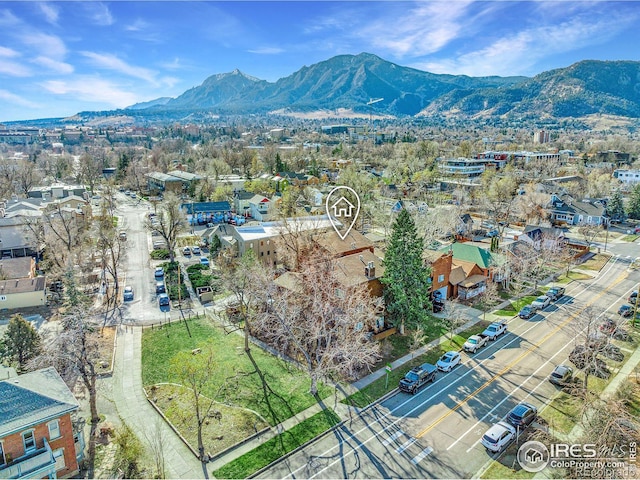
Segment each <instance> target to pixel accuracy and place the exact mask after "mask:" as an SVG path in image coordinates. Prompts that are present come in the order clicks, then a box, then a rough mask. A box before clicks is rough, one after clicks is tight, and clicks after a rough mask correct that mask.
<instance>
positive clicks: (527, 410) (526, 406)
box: [507, 402, 538, 428]
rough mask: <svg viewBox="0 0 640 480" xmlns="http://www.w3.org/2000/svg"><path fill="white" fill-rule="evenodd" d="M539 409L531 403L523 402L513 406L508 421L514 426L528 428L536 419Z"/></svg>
mask: <svg viewBox="0 0 640 480" xmlns="http://www.w3.org/2000/svg"><path fill="white" fill-rule="evenodd" d="M537 415H538V409H537V408H536V407H535V406H533V405H531V404H530V403H526V402H522V403H519V404H518V405H516V406H515V407H513V409H512V410H511V411H510V412H509V415H507V421H508V422H509V423H510V424H511V425H513V426H514V427H519V428H526V427H528V426H529V425H531V423H532V422H533V421H534V420H535V419H536V416H537Z"/></svg>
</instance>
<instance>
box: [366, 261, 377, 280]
mask: <svg viewBox="0 0 640 480" xmlns="http://www.w3.org/2000/svg"><path fill="white" fill-rule="evenodd" d="M364 275H365V276H366V277H367V278H375V276H376V267H375V266H374V264H373V262H369V263H367V266H366V267H364Z"/></svg>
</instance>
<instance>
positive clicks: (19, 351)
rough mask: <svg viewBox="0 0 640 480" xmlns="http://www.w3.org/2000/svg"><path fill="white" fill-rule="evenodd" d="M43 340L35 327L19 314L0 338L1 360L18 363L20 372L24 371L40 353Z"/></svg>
mask: <svg viewBox="0 0 640 480" xmlns="http://www.w3.org/2000/svg"><path fill="white" fill-rule="evenodd" d="M40 347H41V339H40V335H39V334H38V332H37V330H36V329H35V328H34V327H33V325H32V324H31V323H30V322H28V321H27V320H25V319H24V318H23V317H22V315H20V314H19V313H17V314H15V315H14V316H13V317H11V320H9V326H8V327H7V330H6V331H5V333H4V336H3V337H2V338H0V360H2V359H7V360H9V361H10V362H11V363H13V362H17V364H18V370H19V371H20V372H22V371H24V369H25V366H26V363H27V362H28V361H29V360H31V359H32V358H33V357H35V356H36V355H38V353H40Z"/></svg>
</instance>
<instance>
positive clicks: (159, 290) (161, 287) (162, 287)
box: [156, 282, 167, 294]
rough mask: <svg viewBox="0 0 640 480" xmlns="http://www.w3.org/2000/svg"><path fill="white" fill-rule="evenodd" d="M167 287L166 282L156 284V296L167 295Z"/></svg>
mask: <svg viewBox="0 0 640 480" xmlns="http://www.w3.org/2000/svg"><path fill="white" fill-rule="evenodd" d="M166 291H167V287H165V285H164V282H156V294H158V293H166Z"/></svg>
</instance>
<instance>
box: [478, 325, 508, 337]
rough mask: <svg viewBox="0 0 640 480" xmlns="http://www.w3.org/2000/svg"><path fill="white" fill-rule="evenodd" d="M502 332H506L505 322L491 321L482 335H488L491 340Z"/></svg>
mask: <svg viewBox="0 0 640 480" xmlns="http://www.w3.org/2000/svg"><path fill="white" fill-rule="evenodd" d="M503 333H507V324H506V323H503V322H493V323H491V324H490V325H489V326H488V327H487V328H485V329H484V331H483V332H482V334H483V335H486V336H487V337H489V340H491V341H493V340H495V339H496V338H498V337H499V336H500V335H502V334H503Z"/></svg>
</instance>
